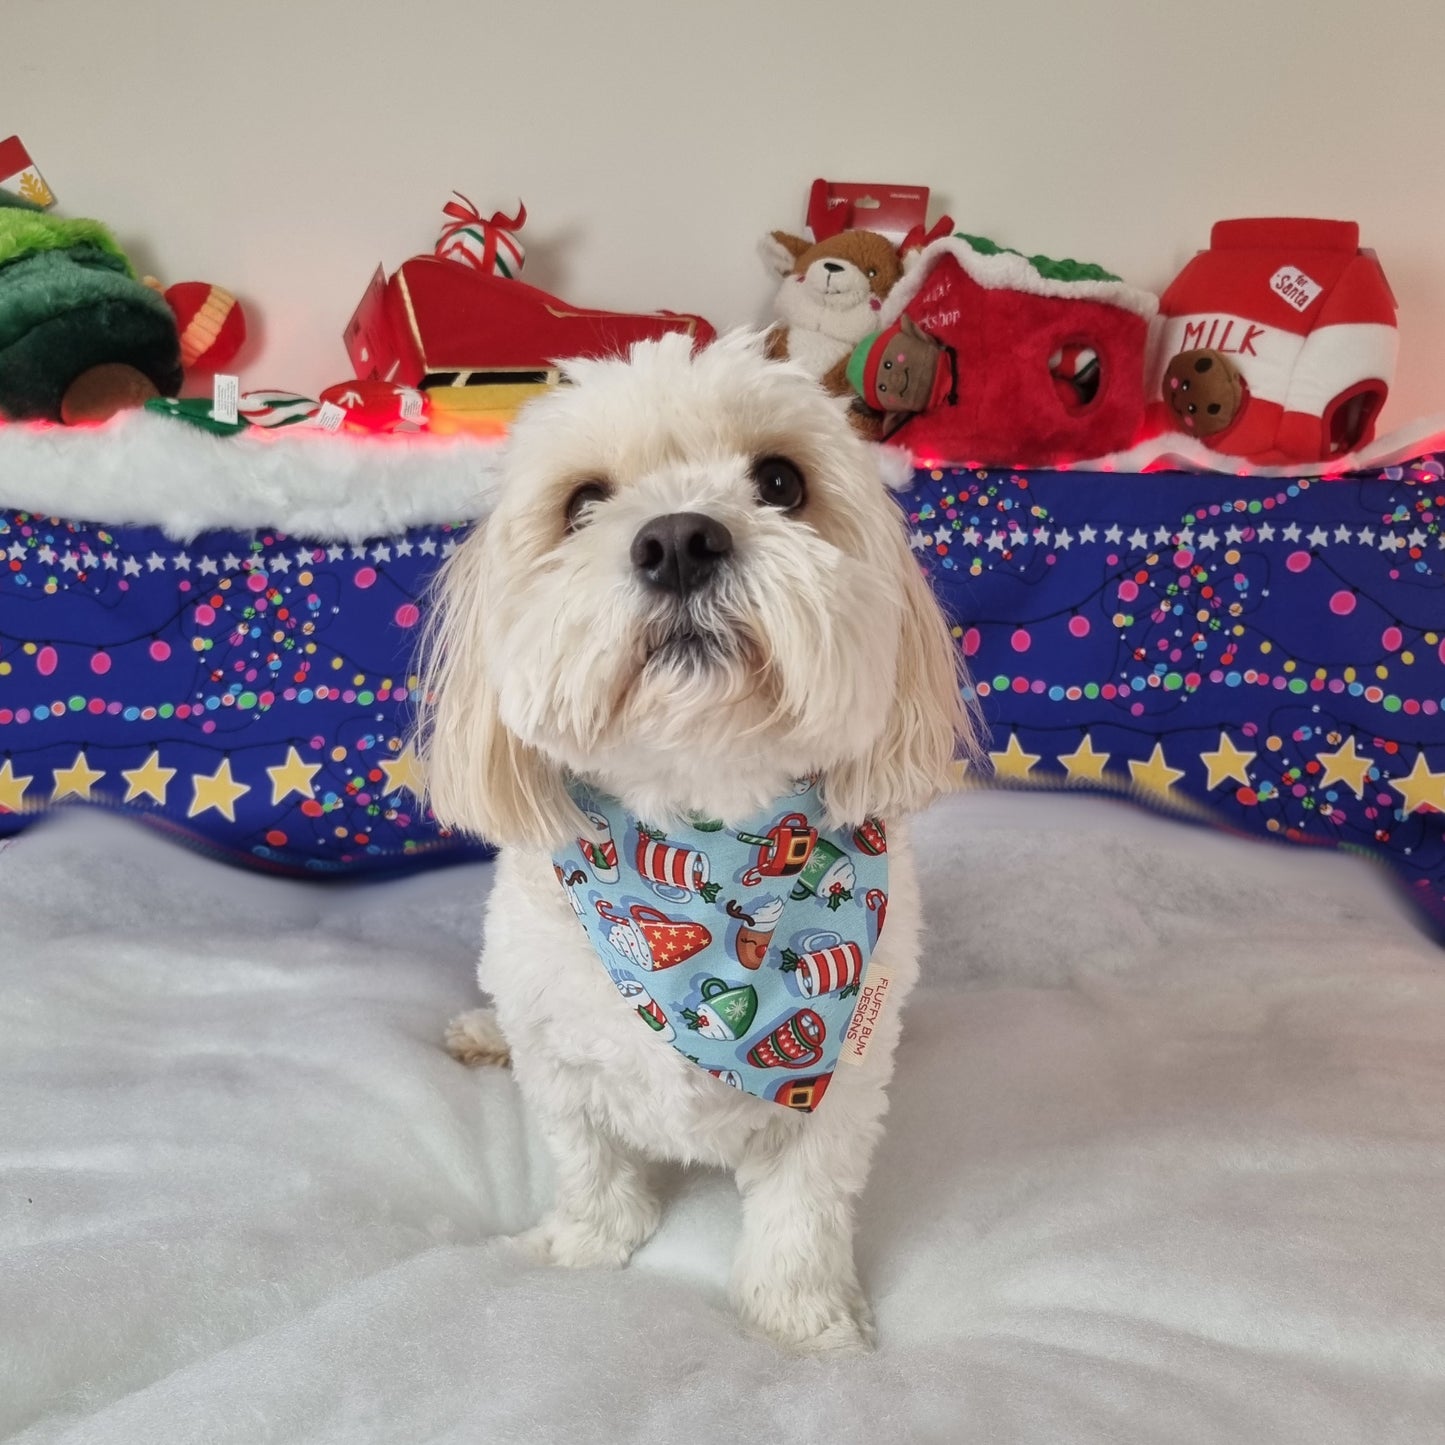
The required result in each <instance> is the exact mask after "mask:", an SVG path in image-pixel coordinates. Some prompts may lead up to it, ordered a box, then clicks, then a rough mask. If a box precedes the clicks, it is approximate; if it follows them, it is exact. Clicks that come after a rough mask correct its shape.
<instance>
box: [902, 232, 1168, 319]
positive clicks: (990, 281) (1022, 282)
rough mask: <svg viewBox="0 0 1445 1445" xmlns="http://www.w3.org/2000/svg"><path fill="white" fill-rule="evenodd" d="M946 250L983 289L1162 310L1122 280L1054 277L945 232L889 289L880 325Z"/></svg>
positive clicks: (1140, 311)
mask: <svg viewBox="0 0 1445 1445" xmlns="http://www.w3.org/2000/svg"><path fill="white" fill-rule="evenodd" d="M943 256H952V257H954V258H955V259H956V260H957V261H958V264H959V265H960V266H962V267H963V269H964V270H965V271H966V272H967V273H968V275H969V276H970V277H972V278H973V280H975V281H977V282H978V284H979V285H980V286H982V287H984V289H985V290H989V291H1026V292H1028V293H1029V294H1030V295H1032V296H1057V297H1060V298H1062V299H1066V300H1071V301H1102V302H1103V303H1104V304H1105V305H1108V306H1119V307H1122V308H1123V309H1124V310H1125V311H1133V312H1134V313H1135V314H1136V315H1139V316H1142V317H1143V318H1144V319H1145V321H1152V320H1153V318H1154V315H1155V313H1156V312H1157V311H1158V310H1159V298H1158V297H1157V296H1154V295H1152V294H1151V293H1150V292H1148V291H1140V290H1139V289H1138V288H1137V287H1135V286H1129V285H1126V284H1125V283H1124V282H1123V281H1056V280H1053V279H1051V278H1050V277H1048V276H1041V275H1039V273H1038V272H1037V271H1036V270H1034V268H1033V267H1032V266H1031V265H1030V264H1029V262H1028V259H1027V258H1026V257H1024V256H1019V255H1016V254H1015V253H1014V252H1012V251H1001V252H999V253H998V254H997V255H994V256H985V255H982V254H981V253H979V252H978V251H975V250H974V249H973V247H972V246H970V245H969V244H968V242H967V241H960V240H958V239H957V238H956V237H954V236H943V237H941V238H940V239H939V240H937V241H934V242H933V243H932V244H930V245H928V246H925V247H924V248H923V250H922V251H920V252H919V253H918V259H917V261H916V262H915V263H914V264H913V265H912V266H911V267H910V268H908V270H907V272H906V274H905V275H904V277H903V279H902V280H901V281H900V282H899V283H898V284H897V285H896V286H895V287H894V288H893V290H892V291H891V292H889V294H888V299H887V300H886V301H885V302H884V303H883V310H882V311H881V312H880V313H879V329H880V330H881V329H882V328H883V327H885V326H891V325H892V324H893V323H894V322H895V321H897V320H898V318H899V317H900V316H901V315H902V314H903V313H904V311H906V310H907V309H908V303H909V302H910V301H912V300H913V298H914V297H915V296H917V295H918V293H919V291H920V290H921V289H922V286H923V283H924V282H925V281H926V280H927V279H928V273H929V272H930V271H931V270H932V269H933V267H934V264H935V263H936V262H937V261H938V260H939V259H940V258H941V257H943Z"/></svg>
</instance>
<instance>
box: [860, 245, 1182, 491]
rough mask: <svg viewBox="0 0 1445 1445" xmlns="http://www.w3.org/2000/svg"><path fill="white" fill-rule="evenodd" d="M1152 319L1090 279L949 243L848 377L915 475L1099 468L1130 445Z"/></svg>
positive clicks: (1124, 294) (925, 259)
mask: <svg viewBox="0 0 1445 1445" xmlns="http://www.w3.org/2000/svg"><path fill="white" fill-rule="evenodd" d="M1156 307H1157V302H1156V300H1155V298H1154V297H1153V296H1151V295H1149V294H1148V293H1147V292H1144V291H1139V290H1136V289H1135V288H1134V287H1132V286H1126V285H1125V284H1124V283H1123V282H1122V281H1121V280H1120V279H1119V278H1118V277H1117V276H1113V275H1111V274H1110V273H1109V272H1107V271H1105V270H1103V269H1102V268H1101V267H1099V266H1092V265H1088V264H1086V263H1083V262H1079V261H1051V260H1049V259H1048V258H1047V257H1044V256H1023V255H1021V254H1019V253H1018V252H1017V251H1008V250H1004V249H1002V248H1000V247H998V246H995V245H994V244H993V243H992V242H990V241H986V240H983V239H981V238H979V237H974V236H965V235H957V236H948V237H944V238H942V239H940V240H937V241H935V242H933V243H932V244H931V245H929V246H927V247H925V248H924V249H923V251H921V252H920V253H919V256H918V259H917V261H916V262H914V263H913V264H912V265H911V266H910V269H909V272H908V274H907V275H906V276H905V277H904V278H903V280H902V281H901V282H899V284H898V285H897V286H895V287H894V289H893V291H892V293H891V294H890V296H889V297H888V300H887V301H886V302H885V303H884V305H883V310H882V312H881V315H880V321H881V323H882V328H881V331H880V332H879V333H875V334H874V335H873V336H870V337H867V338H865V340H864V341H863V342H862V343H861V344H860V345H859V346H858V348H857V349H856V350H855V352H854V353H853V357H852V359H851V361H850V364H849V375H850V378H851V379H852V381H853V385H854V388H855V389H856V390H857V391H858V392H859V394H860V395H861V396H862V398H863V400H864V402H865V403H866V404H867V405H868V406H870V407H872V408H873V409H874V410H876V411H880V412H882V413H883V414H884V417H885V420H884V425H883V431H884V435H885V436H895V435H896V438H897V440H898V442H899V443H900V444H903V445H906V446H907V447H908V448H909V449H910V450H911V451H912V453H913V455H914V457H915V458H916V459H917V460H918V461H920V462H921V463H924V464H929V463H932V462H934V461H938V460H947V461H954V462H975V463H996V464H999V465H1003V466H1021V465H1025V464H1029V465H1034V466H1052V465H1055V464H1058V463H1064V462H1073V461H1078V460H1080V459H1081V458H1085V457H1097V456H1102V455H1104V454H1105V453H1107V452H1111V451H1117V450H1121V449H1123V448H1125V447H1128V446H1131V445H1133V443H1134V442H1135V441H1137V440H1138V439H1139V436H1140V435H1141V433H1142V430H1143V424H1144V365H1145V352H1146V349H1147V343H1148V334H1149V323H1150V321H1151V320H1152V318H1153V316H1154V313H1155V310H1156Z"/></svg>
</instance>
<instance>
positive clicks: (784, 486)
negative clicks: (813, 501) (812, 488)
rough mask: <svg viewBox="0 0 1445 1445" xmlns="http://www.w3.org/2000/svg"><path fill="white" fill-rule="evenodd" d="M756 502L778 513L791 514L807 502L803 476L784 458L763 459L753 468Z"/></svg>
mask: <svg viewBox="0 0 1445 1445" xmlns="http://www.w3.org/2000/svg"><path fill="white" fill-rule="evenodd" d="M753 485H754V488H755V489H756V491H757V494H758V501H760V502H761V503H762V504H763V505H764V506H765V507H776V508H777V509H778V510H779V511H780V512H793V511H796V510H797V509H798V508H799V507H801V506H802V505H803V503H804V501H806V500H807V495H808V493H807V488H806V487H804V485H803V474H802V472H800V471H799V470H798V469H797V467H795V466H794V465H793V464H792V462H790V461H789V460H788V459H787V458H786V457H764V458H763V460H762V461H760V462H759V463H758V464H757V465H756V466H755V467H754V468H753Z"/></svg>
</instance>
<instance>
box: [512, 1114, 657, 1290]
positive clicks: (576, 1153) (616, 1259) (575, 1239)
mask: <svg viewBox="0 0 1445 1445" xmlns="http://www.w3.org/2000/svg"><path fill="white" fill-rule="evenodd" d="M531 1102H533V1104H534V1107H535V1100H532V1101H531ZM537 1113H538V1118H539V1121H540V1123H541V1127H542V1132H543V1136H544V1137H545V1139H546V1141H547V1146H548V1149H549V1151H550V1153H551V1155H552V1159H553V1162H554V1163H555V1165H556V1172H557V1197H556V1200H555V1201H554V1203H553V1205H552V1209H551V1211H550V1212H549V1213H548V1214H547V1215H546V1216H544V1218H543V1219H542V1221H541V1223H540V1224H538V1225H537V1226H536V1227H535V1228H533V1229H529V1230H528V1231H527V1232H526V1233H525V1234H522V1235H519V1236H518V1242H519V1243H520V1244H521V1245H522V1246H523V1248H524V1249H526V1251H527V1252H528V1253H529V1254H530V1255H531V1256H532V1257H533V1258H534V1259H536V1260H538V1261H540V1262H541V1263H544V1264H561V1265H567V1266H569V1267H571V1268H574V1269H575V1268H585V1267H587V1266H598V1265H600V1266H607V1267H612V1268H616V1267H618V1266H621V1265H624V1264H626V1263H627V1261H628V1260H629V1259H631V1258H632V1254H633V1251H634V1250H636V1249H637V1248H638V1246H639V1245H641V1244H643V1243H645V1242H646V1241H647V1240H648V1239H650V1238H651V1236H652V1233H653V1231H654V1230H655V1229H656V1228H657V1222H658V1218H659V1215H660V1212H661V1210H660V1206H659V1204H658V1200H657V1195H656V1194H655V1193H654V1191H653V1189H652V1187H651V1185H650V1183H649V1181H648V1179H647V1173H646V1169H645V1168H644V1166H643V1164H642V1162H641V1161H640V1160H639V1159H638V1158H637V1157H636V1156H635V1155H633V1154H632V1153H631V1152H630V1151H628V1150H627V1149H626V1148H624V1147H623V1146H622V1145H621V1144H619V1143H617V1141H616V1140H614V1139H613V1138H612V1137H611V1136H610V1135H608V1134H606V1133H605V1132H604V1131H603V1130H601V1129H599V1128H597V1127H596V1126H595V1125H594V1124H593V1122H592V1121H591V1120H590V1119H589V1118H588V1116H587V1115H586V1114H585V1113H584V1112H582V1111H581V1110H580V1109H579V1110H577V1111H575V1112H567V1111H564V1110H562V1109H557V1108H552V1107H546V1106H544V1107H543V1108H541V1109H539V1110H538V1111H537Z"/></svg>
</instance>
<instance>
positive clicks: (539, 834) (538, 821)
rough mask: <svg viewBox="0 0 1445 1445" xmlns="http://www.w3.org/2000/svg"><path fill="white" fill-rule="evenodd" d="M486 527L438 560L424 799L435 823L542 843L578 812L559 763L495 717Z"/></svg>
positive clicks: (427, 666)
mask: <svg viewBox="0 0 1445 1445" xmlns="http://www.w3.org/2000/svg"><path fill="white" fill-rule="evenodd" d="M486 541H487V539H486V527H485V524H481V525H479V526H478V527H477V528H476V529H474V531H473V532H472V535H471V536H470V537H468V538H467V540H466V541H464V542H463V543H462V545H461V546H460V547H458V548H457V550H456V551H455V552H454V553H453V554H452V556H451V557H450V559H449V560H448V561H447V562H446V563H445V564H444V565H443V566H442V568H441V570H440V572H439V573H438V574H437V578H436V581H435V582H434V584H433V591H432V595H431V616H430V619H429V621H428V624H427V632H426V637H425V640H424V644H423V649H422V663H421V693H422V702H421V704H420V709H419V717H418V727H417V733H416V747H417V752H418V754H419V756H420V758H421V761H422V767H423V772H424V776H425V778H426V794H427V801H428V802H429V803H430V804H431V808H432V812H433V813H434V814H435V815H436V819H437V821H438V822H439V823H441V824H442V826H443V827H448V828H460V829H462V830H464V831H465V832H468V833H474V834H476V835H477V836H478V837H481V838H485V839H486V840H487V841H488V842H490V843H498V844H502V845H504V846H508V847H538V848H550V847H553V846H555V845H556V844H558V843H560V842H561V840H562V839H563V838H565V837H568V836H569V835H570V834H572V833H574V832H575V831H576V825H577V824H578V823H580V822H581V817H580V815H579V814H578V812H577V808H576V806H575V805H574V804H573V802H572V800H571V799H570V798H569V797H568V795H567V790H566V788H565V786H564V785H563V781H562V775H561V771H560V769H559V768H558V767H557V766H556V765H555V764H554V763H552V762H551V761H549V760H548V759H547V758H545V757H543V755H542V754H541V753H539V752H538V751H537V750H536V749H535V748H534V747H532V746H530V745H529V744H528V743H525V742H523V741H522V739H521V738H519V737H518V736H517V735H516V734H515V733H514V732H512V730H511V729H510V728H508V727H507V726H506V724H505V723H504V722H503V721H502V718H501V712H500V709H499V706H498V700H497V689H496V685H495V683H494V682H493V679H492V676H491V672H490V669H489V666H488V662H489V659H488V657H487V642H486V639H487V636H488V619H489V617H490V616H491V615H492V608H493V607H494V606H495V603H496V599H495V598H494V597H493V596H492V595H491V594H492V592H493V590H494V589H492V588H491V587H489V586H488V579H489V578H490V577H494V576H495V575H496V571H497V569H496V568H495V567H493V566H492V565H490V564H489V562H488V559H487V545H486Z"/></svg>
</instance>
